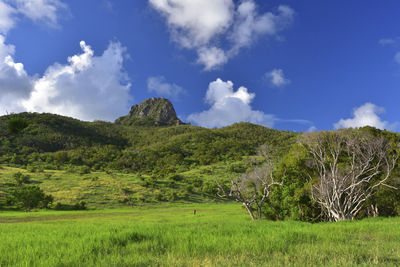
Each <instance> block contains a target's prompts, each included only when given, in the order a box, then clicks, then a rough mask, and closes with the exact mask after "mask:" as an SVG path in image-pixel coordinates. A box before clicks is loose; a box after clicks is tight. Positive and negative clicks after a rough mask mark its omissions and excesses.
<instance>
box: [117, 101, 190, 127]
mask: <svg viewBox="0 0 400 267" xmlns="http://www.w3.org/2000/svg"><path fill="white" fill-rule="evenodd" d="M115 123H116V124H118V125H125V126H132V125H138V126H154V125H155V126H171V125H181V124H184V123H183V122H182V121H181V120H180V119H179V118H178V117H177V116H176V112H175V109H174V106H173V105H172V103H171V102H170V101H169V100H168V99H166V98H163V97H161V98H157V97H152V98H149V99H146V100H144V101H143V102H142V103H140V104H137V105H134V106H132V107H131V110H130V111H129V114H128V115H127V116H123V117H120V118H118V119H117V120H116V121H115Z"/></svg>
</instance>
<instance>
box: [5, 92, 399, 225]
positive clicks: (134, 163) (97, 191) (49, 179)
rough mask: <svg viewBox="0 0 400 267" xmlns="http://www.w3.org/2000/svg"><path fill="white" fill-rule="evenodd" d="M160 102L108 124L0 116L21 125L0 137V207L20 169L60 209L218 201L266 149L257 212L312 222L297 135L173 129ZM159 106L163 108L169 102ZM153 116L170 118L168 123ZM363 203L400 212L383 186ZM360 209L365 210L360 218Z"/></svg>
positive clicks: (243, 126)
mask: <svg viewBox="0 0 400 267" xmlns="http://www.w3.org/2000/svg"><path fill="white" fill-rule="evenodd" d="M168 102H169V101H168ZM168 102H166V101H165V100H164V99H153V100H151V101H144V102H143V103H144V104H143V103H142V104H139V105H137V106H136V107H135V106H134V107H135V108H133V110H137V109H138V106H140V107H141V108H144V109H145V110H152V112H148V113H143V114H145V115H143V114H142V115H143V116H142V115H138V114H137V113H135V112H131V113H130V115H128V116H126V117H122V119H118V120H117V121H116V122H115V123H110V122H102V121H95V122H84V121H79V120H76V119H72V118H68V117H64V116H59V115H54V114H37V113H20V114H12V115H8V116H2V117H0V133H6V132H7V130H8V129H7V127H8V122H9V120H10V118H20V119H22V120H24V121H26V122H27V127H26V128H24V129H23V130H22V131H20V132H18V133H15V134H2V135H0V207H1V206H6V207H7V205H8V204H7V203H8V202H9V199H8V198H9V195H10V194H9V192H12V190H14V189H15V188H16V180H15V175H16V174H18V173H21V174H20V175H22V176H24V177H25V176H28V177H29V179H30V181H29V183H30V184H31V185H38V186H40V188H42V189H43V190H44V192H45V193H46V194H51V195H52V196H53V197H54V202H53V205H56V203H62V204H60V205H61V206H59V207H64V208H73V207H75V206H74V205H77V204H78V203H80V202H81V201H84V202H85V203H86V204H87V205H88V207H89V208H100V207H120V206H126V205H129V206H133V205H142V204H143V203H159V202H176V201H178V202H190V203H199V202H207V203H209V202H214V201H220V200H219V199H218V198H217V196H216V192H217V187H216V183H215V179H217V180H220V181H223V182H227V181H228V180H229V179H231V178H233V177H238V176H239V175H241V174H242V173H244V172H247V171H250V170H252V169H254V168H255V167H257V166H260V165H261V164H262V163H263V161H264V160H265V159H264V158H263V157H261V156H259V155H258V154H257V149H258V148H259V147H260V146H262V145H265V144H267V145H269V147H271V148H272V149H273V157H274V158H275V159H280V161H279V163H278V164H277V165H276V169H275V172H274V175H276V177H277V178H278V179H283V180H285V184H284V187H283V188H282V190H276V191H274V192H273V193H272V195H271V196H270V198H269V200H268V205H267V206H266V208H265V210H264V211H263V214H264V216H266V217H268V218H271V219H284V218H291V219H296V220H304V221H315V220H320V216H319V214H321V210H320V209H319V207H318V206H316V205H315V204H314V203H313V201H312V198H311V193H310V183H312V182H313V180H310V177H311V176H310V175H313V176H314V177H315V171H314V170H312V169H311V167H310V158H309V156H308V155H307V153H306V152H305V151H304V148H303V147H302V146H299V145H298V143H299V142H298V141H299V140H300V139H301V138H302V137H303V134H300V133H295V132H289V131H279V130H274V129H269V128H266V127H263V126H260V125H256V124H251V123H245V122H241V123H236V124H233V125H230V126H228V127H223V128H219V129H208V128H203V127H199V126H193V125H189V124H184V123H177V121H176V119H177V120H179V118H177V117H176V114H175V113H174V112H172V113H171V112H170V113H169V114H170V115H171V117H169V116H167V117H165V116H164V117H163V116H161V115H160V114H161V113H162V114H166V113H168V112H167V111H166V110H165V109H163V108H160V107H161V106H162V105H161V104H163V103H164V104H165V103H168ZM153 104H155V105H156V106H154V107H153V106H152V105H153ZM146 105H147V107H146ZM165 107H166V109H168V110H171V107H172V105H171V106H169V104H168V105H167V106H165ZM172 108H173V107H172ZM131 111H132V109H131ZM139 113H140V112H139ZM159 113H160V114H159ZM146 114H147V115H146ZM157 118H164V119H165V118H170V119H171V118H172V121H173V122H172V123H170V125H166V124H165V123H161V121H159V122H157V120H158V119H157ZM170 119H167V120H166V121H167V122H168V121H171V120H170ZM143 122H150V123H143ZM155 122H157V123H155ZM164 122H165V121H164ZM179 122H180V120H179ZM351 131H352V133H353V134H356V135H365V134H368V135H369V136H379V137H385V139H388V140H391V143H393V144H394V143H398V142H399V141H400V137H399V134H398V133H393V132H388V131H381V130H378V129H375V128H372V127H364V128H360V129H357V130H351ZM393 174H394V175H393V178H392V179H391V180H390V184H391V185H393V186H395V187H398V186H400V179H399V178H398V177H400V175H399V174H400V168H399V167H398V164H397V166H396V167H395V169H394V171H393ZM371 201H373V202H371V203H373V204H374V205H376V207H377V208H379V212H380V214H383V215H385V216H393V215H396V214H400V192H399V191H396V190H394V189H393V187H392V188H390V187H382V188H381V189H379V191H378V192H377V194H376V195H375V196H374V197H373V199H371ZM54 207H55V206H54ZM366 207H368V206H366ZM368 212H369V211H368V208H366V209H365V210H363V212H362V213H360V217H365V216H367V215H368V214H369V213H368Z"/></svg>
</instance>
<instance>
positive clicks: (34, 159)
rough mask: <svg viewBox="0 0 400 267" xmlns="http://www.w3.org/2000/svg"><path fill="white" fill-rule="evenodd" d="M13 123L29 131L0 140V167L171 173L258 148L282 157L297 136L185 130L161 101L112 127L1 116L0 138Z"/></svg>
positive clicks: (236, 127) (50, 117) (260, 129)
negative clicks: (265, 147)
mask: <svg viewBox="0 0 400 267" xmlns="http://www.w3.org/2000/svg"><path fill="white" fill-rule="evenodd" d="M13 117H19V118H21V119H23V120H25V121H26V122H27V123H28V126H27V127H26V128H25V129H23V130H22V131H21V132H19V133H18V134H13V135H10V136H1V135H0V164H1V163H5V164H9V163H12V164H17V165H30V164H35V165H45V168H59V167H60V168H63V167H62V166H69V165H81V166H82V165H86V166H89V167H90V168H93V169H119V170H125V171H127V172H147V173H150V172H153V173H156V172H160V171H164V170H168V172H169V171H172V172H174V170H175V169H191V168H195V166H204V165H208V164H213V163H217V162H226V161H232V160H233V161H235V160H239V161H241V160H242V159H243V158H244V157H247V156H252V155H255V153H256V148H257V147H259V146H261V145H263V144H270V145H272V146H273V147H275V148H277V150H278V151H279V152H280V153H285V151H288V149H289V148H290V146H291V145H292V144H293V143H295V142H296V139H297V136H298V133H294V132H288V131H279V130H274V129H269V128H266V127H264V126H261V125H256V124H251V123H244V122H243V123H236V124H233V125H231V126H228V127H223V128H219V129H208V128H203V127H199V126H193V125H190V124H185V123H183V122H182V121H181V120H180V119H179V118H178V117H177V116H176V112H175V109H174V107H173V106H172V104H171V102H170V101H169V100H167V99H165V98H150V99H147V100H145V101H143V102H142V103H140V104H138V105H134V106H133V107H132V108H131V111H130V112H129V114H128V115H127V116H124V117H121V118H119V119H117V120H116V122H115V123H110V122H103V121H95V122H84V121H80V120H77V119H73V118H69V117H65V116H60V115H55V114H49V113H43V114H38V113H26V112H25V113H20V114H12V115H8V116H0V133H3V132H4V133H6V132H7V122H8V121H9V120H10V119H11V118H13ZM160 126H162V127H160Z"/></svg>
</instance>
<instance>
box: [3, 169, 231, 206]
mask: <svg viewBox="0 0 400 267" xmlns="http://www.w3.org/2000/svg"><path fill="white" fill-rule="evenodd" d="M17 172H21V173H22V174H24V175H29V177H30V180H31V181H30V184H31V185H38V186H40V188H42V189H43V190H44V191H45V192H46V194H51V195H52V196H53V197H54V204H55V203H57V202H60V203H63V204H69V205H73V204H75V203H77V202H79V201H85V202H86V203H87V206H88V208H90V209H92V208H100V209H104V208H122V207H127V206H132V205H133V206H138V205H142V204H148V203H153V204H154V203H159V202H170V201H174V202H182V203H193V202H195V203H199V202H206V203H209V202H214V201H218V199H217V197H216V194H215V190H216V184H215V180H214V179H215V178H214V175H215V176H216V177H218V178H226V176H227V175H228V177H229V175H230V176H233V175H237V174H236V173H231V172H229V170H227V167H226V165H224V164H221V163H219V164H214V165H211V166H200V167H198V168H196V169H193V170H190V171H186V172H182V173H180V174H179V175H172V177H160V178H157V179H154V178H153V177H152V176H151V175H145V174H143V175H137V174H127V173H121V172H107V173H106V172H90V173H82V172H81V170H80V169H79V168H78V169H73V170H41V171H35V172H32V171H29V170H26V169H22V168H14V167H8V166H1V165H0V202H1V201H4V199H3V197H4V196H5V193H6V192H7V191H9V190H10V189H12V188H13V187H15V181H14V180H13V178H12V176H13V174H15V173H17ZM0 204H1V203H0Z"/></svg>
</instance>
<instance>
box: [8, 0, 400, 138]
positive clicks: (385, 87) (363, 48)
mask: <svg viewBox="0 0 400 267" xmlns="http://www.w3.org/2000/svg"><path fill="white" fill-rule="evenodd" d="M399 10H400V2H399V1H395V0H387V1H384V2H382V1H368V2H366V1H362V0H354V1H338V0H335V1H333V0H332V1H318V0H310V1H294V0H287V1H278V0H271V1H259V0H258V1H256V0H243V1H233V0H168V1H167V0H148V1H147V0H140V1H128V0H115V1H110V0H109V1H105V0H104V1H100V0H85V1H81V0H69V1H61V0H37V1H34V0H0V114H6V113H7V112H20V111H32V112H52V113H58V114H62V115H67V116H72V117H76V118H79V119H83V120H97V119H101V120H109V121H113V120H114V119H116V118H117V117H119V116H121V115H125V114H127V113H128V111H129V107H130V106H131V105H133V104H136V103H139V102H141V101H143V100H144V99H146V98H148V97H152V96H164V97H167V98H169V99H170V100H171V101H172V102H173V104H174V106H175V109H176V110H177V113H178V115H179V116H180V117H181V118H182V119H183V120H185V121H190V122H191V123H193V124H197V125H202V126H205V127H221V126H225V125H229V124H232V123H234V122H238V121H250V122H254V123H259V124H263V125H266V126H269V127H273V128H278V129H288V130H295V131H308V130H315V129H316V130H324V129H335V128H342V127H360V126H363V125H371V126H375V127H377V128H386V129H390V130H395V131H398V130H399V128H400V127H398V126H397V122H398V121H400V120H399V118H398V116H397V115H398V114H400V105H398V104H397V101H396V99H397V98H399V95H400V92H399V88H400V27H399V26H400V19H399V16H398V11H399ZM82 41H83V42H82ZM398 53H399V54H398Z"/></svg>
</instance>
